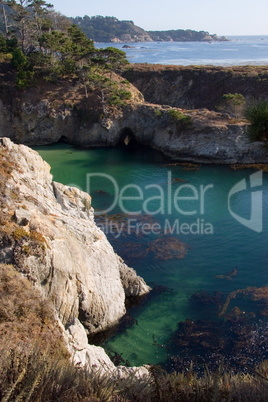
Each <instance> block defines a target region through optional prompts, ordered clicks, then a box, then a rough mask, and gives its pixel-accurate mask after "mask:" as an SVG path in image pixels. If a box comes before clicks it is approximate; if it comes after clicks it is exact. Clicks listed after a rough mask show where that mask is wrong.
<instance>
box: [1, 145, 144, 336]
mask: <svg viewBox="0 0 268 402" xmlns="http://www.w3.org/2000/svg"><path fill="white" fill-rule="evenodd" d="M0 144H2V145H1V147H0V148H1V149H2V150H3V151H4V152H8V153H9V154H10V157H11V158H12V160H13V161H14V162H15V164H16V169H14V170H13V171H12V172H11V177H10V179H9V181H8V184H7V188H10V189H12V188H17V189H18V190H19V196H18V198H17V199H15V200H14V198H12V197H9V198H7V209H8V210H9V211H14V219H15V221H16V223H17V224H18V225H20V226H21V228H23V230H24V231H25V232H26V233H28V235H27V236H26V237H25V238H24V239H23V241H22V240H21V241H17V242H13V243H12V244H8V245H6V246H5V247H2V250H1V253H0V259H1V261H5V262H12V263H14V265H15V267H17V269H18V270H19V271H20V272H22V273H23V274H24V275H25V276H27V277H28V278H29V279H30V280H31V281H32V282H33V283H35V284H36V285H37V286H38V287H40V288H41V289H42V291H43V292H44V294H45V295H46V296H47V297H48V298H49V299H51V300H52V301H53V303H54V305H55V308H56V311H57V314H58V316H59V319H60V321H61V322H62V323H63V325H64V326H66V325H70V324H72V323H73V322H74V319H79V320H80V321H81V322H82V324H83V326H84V327H85V328H86V330H87V332H88V333H90V334H94V333H96V332H99V331H102V330H105V329H107V328H108V327H110V326H112V325H114V324H116V323H117V321H118V320H119V319H120V318H121V317H122V316H123V315H124V313H125V297H126V296H141V295H143V294H146V293H148V292H149V290H150V288H149V287H148V286H147V285H146V284H145V282H144V281H143V279H142V278H140V277H138V276H137V275H136V273H135V271H134V270H133V269H131V268H129V267H127V266H126V265H125V264H124V262H123V261H122V259H121V258H120V257H118V256H117V255H116V254H115V253H114V251H113V248H112V246H111V245H110V243H109V242H108V240H107V239H106V236H105V235H104V233H103V232H102V231H101V230H100V229H99V228H98V227H97V226H96V225H95V223H94V218H93V209H92V207H91V197H90V196H89V195H88V194H87V193H84V192H82V191H80V190H78V189H76V188H71V187H66V186H64V185H62V184H59V183H55V182H52V176H51V174H50V167H49V165H48V164H47V163H46V162H44V161H43V160H42V158H41V157H40V156H39V155H38V153H37V152H34V151H33V150H31V149H29V148H28V147H26V146H24V145H15V144H13V143H12V142H11V141H10V140H9V139H1V141H0ZM36 236H37V237H40V238H41V240H42V252H40V250H39V252H38V253H35V252H28V251H27V250H28V249H27V247H28V246H29V244H30V239H31V237H36Z"/></svg>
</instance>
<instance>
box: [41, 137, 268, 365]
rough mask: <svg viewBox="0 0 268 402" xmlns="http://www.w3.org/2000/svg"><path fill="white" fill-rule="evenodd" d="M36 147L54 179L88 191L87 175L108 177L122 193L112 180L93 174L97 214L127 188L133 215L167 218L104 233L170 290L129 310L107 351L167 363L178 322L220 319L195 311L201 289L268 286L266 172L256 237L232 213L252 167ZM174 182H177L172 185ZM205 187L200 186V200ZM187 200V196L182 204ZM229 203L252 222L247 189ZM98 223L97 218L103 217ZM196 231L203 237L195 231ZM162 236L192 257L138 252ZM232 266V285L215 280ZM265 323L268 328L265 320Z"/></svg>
mask: <svg viewBox="0 0 268 402" xmlns="http://www.w3.org/2000/svg"><path fill="white" fill-rule="evenodd" d="M36 149H37V150H38V152H39V153H40V154H41V156H42V157H43V158H44V159H45V160H46V161H47V162H48V163H49V164H50V165H51V167H52V174H53V177H54V180H55V181H59V182H61V183H64V184H66V185H75V186H78V187H80V188H81V189H83V190H86V189H87V183H88V182H87V175H88V174H91V175H92V174H96V173H104V174H109V175H110V176H111V177H113V178H114V180H115V182H116V184H117V186H118V188H115V187H114V184H113V183H112V182H111V181H110V180H108V178H107V177H100V176H94V177H93V176H90V178H91V179H90V194H91V196H92V205H93V207H94V208H95V211H96V212H99V211H100V210H102V211H103V210H104V209H108V208H109V207H110V206H111V205H112V203H113V201H114V200H115V196H116V195H118V192H120V191H121V190H122V189H123V188H124V186H126V185H131V187H128V188H127V189H126V190H125V192H124V194H123V195H124V196H125V197H127V196H128V197H130V196H132V197H136V199H135V200H133V199H132V200H127V199H125V200H124V203H123V206H124V207H125V208H126V209H128V211H130V212H134V211H138V210H141V212H142V213H144V211H143V209H144V207H147V208H148V209H149V210H150V212H154V211H156V210H157V209H160V207H161V208H162V211H161V212H163V213H158V214H156V215H154V216H153V217H151V218H152V219H153V223H157V224H158V225H159V226H158V228H159V227H160V231H159V233H157V234H154V233H152V232H149V233H148V234H146V235H142V234H141V233H137V234H135V233H132V232H131V233H130V234H128V233H126V232H123V233H122V234H121V235H120V236H115V235H114V234H112V233H107V237H108V238H109V240H110V242H111V243H112V244H113V246H114V249H115V251H116V252H118V254H120V255H122V256H123V258H124V259H125V260H126V262H127V263H128V264H129V265H130V266H132V267H134V268H135V270H136V271H137V272H138V274H139V275H141V276H142V277H143V278H144V279H145V280H146V282H147V283H148V284H150V285H151V286H152V287H153V286H154V285H155V284H156V285H162V286H165V287H166V289H165V291H162V292H158V293H157V292H156V293H155V294H154V295H153V296H152V297H151V298H149V299H148V301H147V302H144V303H143V304H141V305H140V306H137V307H135V308H132V309H131V310H130V314H131V317H132V318H134V319H135V320H136V324H135V325H133V326H131V327H129V328H127V329H125V330H124V331H121V332H119V333H116V334H115V335H114V336H113V337H111V338H110V339H109V340H108V341H106V342H105V343H104V347H105V348H106V349H107V350H111V349H112V350H114V351H116V352H117V353H120V354H121V355H122V356H123V358H124V359H126V360H128V361H129V363H130V364H131V365H141V364H145V363H151V364H157V363H161V362H164V361H165V360H166V359H167V357H168V356H167V354H168V351H167V349H166V347H165V346H166V345H167V344H168V341H169V339H170V337H171V336H172V334H173V333H174V331H175V330H176V329H177V324H178V322H180V321H184V320H185V319H187V318H191V319H193V320H196V319H203V320H210V319H213V320H215V321H216V320H217V319H218V318H217V310H215V308H214V307H213V306H212V307H210V306H207V307H204V306H200V307H198V306H196V305H193V304H192V303H191V302H190V297H191V295H193V294H194V293H196V292H198V291H200V290H204V291H207V292H214V291H220V292H223V293H224V295H225V296H226V295H228V294H229V292H231V291H233V290H237V289H240V288H245V287H248V286H256V287H260V286H264V285H266V284H267V279H268V275H267V265H268V249H267V244H268V243H267V229H268V216H267V210H268V208H267V207H268V174H265V173H264V174H263V177H262V185H261V186H259V187H258V188H253V189H252V191H257V190H260V191H261V192H262V202H263V211H262V212H263V216H262V223H263V228H262V231H261V232H260V233H257V232H256V231H254V230H251V229H249V228H248V227H245V226H244V225H242V224H241V223H239V222H238V221H237V220H236V219H235V218H234V217H233V216H231V214H230V212H229V210H228V194H229V192H230V190H231V189H232V188H233V187H234V186H235V185H236V184H237V183H239V182H240V181H242V180H243V179H246V184H247V186H249V184H250V182H249V176H250V175H251V174H253V173H254V171H253V170H248V169H247V170H238V171H233V170H231V169H230V168H229V167H228V166H201V167H200V168H199V169H198V170H185V167H183V166H168V161H165V160H164V159H163V157H162V156H161V155H160V154H159V153H155V152H153V151H150V150H139V151H135V152H134V151H132V152H131V151H126V150H123V149H119V148H113V149H110V148H107V149H93V150H78V149H75V148H73V147H71V146H69V145H65V144H57V145H54V146H47V147H38V148H36ZM170 178H171V179H170ZM174 178H177V179H180V181H178V180H177V181H175V180H174ZM170 180H171V181H170ZM182 180H183V181H182ZM152 184H153V185H154V186H151V185H152ZM259 184H260V183H259ZM133 185H135V186H136V187H134V186H133ZM155 185H157V186H158V187H155ZM185 185H189V186H190V187H187V186H185ZM146 186H150V187H146ZM182 186H185V187H184V188H181V190H180V192H179V193H177V195H178V194H179V196H180V197H181V198H180V200H179V208H180V210H179V211H178V210H177V209H176V207H175V206H174V205H173V201H172V200H173V199H174V194H175V192H176V191H178V188H179V187H182ZM200 186H203V196H202V189H201V188H200ZM207 186H209V187H207ZM159 188H160V189H162V193H161V195H162V196H163V200H162V199H161V200H160V195H159V194H160V193H159V191H160V190H159ZM138 189H139V190H138ZM204 189H207V190H205V191H204ZM141 192H142V193H143V199H142V200H141V198H142V197H141ZM115 193H116V194H115ZM183 196H184V197H188V199H182V198H183ZM152 197H155V198H154V199H152ZM189 197H190V198H189ZM202 197H203V198H202ZM138 198H139V199H138ZM149 198H150V201H148V199H149ZM146 200H147V201H148V202H147V204H145V201H146ZM170 200H171V201H172V202H171V201H170ZM160 201H161V202H162V203H160ZM230 202H231V204H230V205H231V208H232V211H233V212H234V213H236V214H238V215H239V216H241V217H243V218H244V219H250V216H251V213H250V208H251V193H250V191H248V190H243V191H239V192H237V193H236V194H234V195H233V196H232V197H231V201H230ZM115 204H116V205H115V206H114V208H113V210H111V211H109V212H108V214H115V213H120V212H121V207H120V205H119V204H118V202H117V203H115ZM171 204H172V205H171ZM258 208H260V205H258ZM145 216H146V215H145ZM147 218H148V217H147ZM96 219H97V221H99V219H100V218H99V217H96ZM133 219H134V223H133V224H134V225H135V222H136V221H135V219H137V217H135V215H134V217H133ZM178 220H179V226H180V229H182V230H181V232H182V233H181V232H180V233H177V231H176V230H175V232H174V233H167V228H168V225H169V227H170V228H171V229H172V227H173V225H174V223H176V222H177V221H178ZM151 222H152V221H151ZM183 224H185V225H186V228H187V227H188V229H189V227H190V225H191V224H194V225H195V226H193V227H192V228H193V229H194V230H193V231H194V232H195V233H188V232H187V230H186V229H185V225H184V226H183V227H184V229H183V227H182V226H181V225H183ZM256 224H257V223H256ZM198 225H199V229H198V228H197V226H198ZM202 225H203V229H202ZM177 229H178V227H177ZM205 229H206V231H205V232H204V230H205ZM198 230H199V233H196V232H197V231H198ZM165 236H166V237H168V238H173V239H179V240H180V241H182V242H184V243H185V244H187V251H188V252H187V254H186V255H185V256H184V258H170V259H167V260H165V259H164V257H165V256H164V255H163V253H165V252H166V251H167V249H163V250H162V251H161V250H160V252H159V253H160V258H158V257H159V255H158V256H156V254H155V253H153V252H152V250H150V251H149V252H147V253H145V254H144V255H142V254H139V252H136V251H135V250H139V251H140V250H141V249H143V250H144V249H145V248H146V247H147V246H148V244H150V242H154V241H155V240H157V239H163V238H164V237H165ZM134 247H135V249H134ZM233 268H236V269H237V274H236V276H234V277H233V278H232V279H231V280H227V279H220V278H217V277H216V276H217V275H227V274H228V273H230V271H231V270H232V269H233ZM239 307H240V308H241V309H242V310H244V311H245V312H246V311H247V308H249V307H248V306H247V304H246V303H244V304H243V302H242V301H240V305H239ZM264 326H265V328H266V323H264ZM160 345H162V346H163V347H161V346H160ZM265 353H266V352H265Z"/></svg>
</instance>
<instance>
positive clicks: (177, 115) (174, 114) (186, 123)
mask: <svg viewBox="0 0 268 402" xmlns="http://www.w3.org/2000/svg"><path fill="white" fill-rule="evenodd" d="M168 114H169V117H170V119H171V121H172V122H174V123H176V124H177V127H178V128H180V129H181V130H189V129H190V128H191V126H192V118H191V116H186V115H185V114H183V113H182V112H181V111H180V110H177V109H170V110H169V111H168Z"/></svg>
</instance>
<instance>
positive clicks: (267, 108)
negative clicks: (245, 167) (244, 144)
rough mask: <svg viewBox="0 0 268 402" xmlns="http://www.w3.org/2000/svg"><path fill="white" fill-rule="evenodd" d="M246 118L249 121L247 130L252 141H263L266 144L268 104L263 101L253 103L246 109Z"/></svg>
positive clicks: (267, 140)
mask: <svg viewBox="0 0 268 402" xmlns="http://www.w3.org/2000/svg"><path fill="white" fill-rule="evenodd" d="M246 117H247V119H248V120H249V121H250V123H251V124H250V126H249V128H248V132H249V137H250V139H251V140H252V141H264V143H265V147H267V144H268V102H267V101H264V100H259V101H253V102H252V103H251V104H250V105H249V106H248V108H247V109H246Z"/></svg>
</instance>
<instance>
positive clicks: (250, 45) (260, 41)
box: [95, 36, 268, 66]
mask: <svg viewBox="0 0 268 402" xmlns="http://www.w3.org/2000/svg"><path fill="white" fill-rule="evenodd" d="M229 39H230V41H229V42H209V43H208V42H204V43H203V42H144V43H115V44H111V43H96V44H95V46H96V47H97V48H105V47H108V46H113V47H116V48H118V49H121V50H124V51H125V52H126V56H127V59H128V61H129V62H130V63H151V64H173V65H183V66H187V65H216V66H231V65H267V64H268V36H230V37H229ZM124 45H127V46H131V47H132V48H130V49H125V48H123V46H124Z"/></svg>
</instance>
